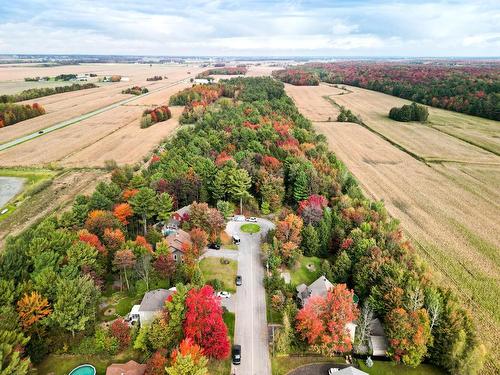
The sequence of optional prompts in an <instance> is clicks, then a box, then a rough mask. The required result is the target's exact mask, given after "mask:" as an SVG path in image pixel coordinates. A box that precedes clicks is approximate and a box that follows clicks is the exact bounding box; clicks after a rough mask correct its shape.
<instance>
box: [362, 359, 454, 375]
mask: <svg viewBox="0 0 500 375" xmlns="http://www.w3.org/2000/svg"><path fill="white" fill-rule="evenodd" d="M359 368H360V370H363V371H364V372H367V373H368V374H370V375H399V374H403V375H420V374H425V375H444V374H445V372H444V371H442V370H440V369H439V368H437V367H435V366H432V365H428V364H422V365H420V366H418V367H416V368H412V367H408V366H403V365H397V364H395V363H394V362H384V361H373V367H371V368H368V367H367V366H366V365H365V362H364V361H359Z"/></svg>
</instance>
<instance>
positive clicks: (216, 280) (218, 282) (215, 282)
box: [207, 279, 223, 291]
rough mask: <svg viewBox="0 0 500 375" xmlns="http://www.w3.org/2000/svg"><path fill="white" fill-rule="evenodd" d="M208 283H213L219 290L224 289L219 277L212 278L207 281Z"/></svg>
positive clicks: (215, 288)
mask: <svg viewBox="0 0 500 375" xmlns="http://www.w3.org/2000/svg"><path fill="white" fill-rule="evenodd" d="M207 284H208V285H211V286H212V288H214V290H216V291H219V290H222V289H223V285H222V281H220V280H219V279H212V280H208V281H207Z"/></svg>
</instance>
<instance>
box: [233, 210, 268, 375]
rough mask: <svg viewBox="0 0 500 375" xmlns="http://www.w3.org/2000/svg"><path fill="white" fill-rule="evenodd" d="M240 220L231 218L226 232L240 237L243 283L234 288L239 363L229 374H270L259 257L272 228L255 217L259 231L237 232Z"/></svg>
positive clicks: (261, 270)
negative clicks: (266, 233) (239, 354)
mask: <svg viewBox="0 0 500 375" xmlns="http://www.w3.org/2000/svg"><path fill="white" fill-rule="evenodd" d="M242 224H244V223H241V222H234V221H231V222H229V223H228V226H227V228H226V231H227V232H228V233H229V234H230V235H234V234H237V235H238V236H239V237H240V238H241V243H240V245H239V262H238V275H241V276H242V279H243V285H242V286H239V287H237V293H236V295H235V297H234V298H235V302H236V309H235V310H236V327H235V334H234V343H235V344H239V345H241V364H240V365H238V366H232V369H231V371H232V372H231V374H236V375H268V374H271V364H270V360H269V349H268V348H269V345H268V335H267V320H266V295H265V290H264V285H263V277H264V267H263V266H262V261H261V258H260V236H261V234H263V233H265V232H267V231H268V230H269V229H270V228H272V227H273V224H272V223H271V222H269V221H267V220H263V219H258V224H259V225H260V226H261V228H262V230H261V232H260V233H255V234H253V235H250V234H246V233H243V232H241V231H240V229H239V228H240V226H241V225H242Z"/></svg>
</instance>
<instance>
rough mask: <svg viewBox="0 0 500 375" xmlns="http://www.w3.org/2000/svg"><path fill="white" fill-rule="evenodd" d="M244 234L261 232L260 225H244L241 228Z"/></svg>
mask: <svg viewBox="0 0 500 375" xmlns="http://www.w3.org/2000/svg"><path fill="white" fill-rule="evenodd" d="M240 229H241V231H242V232H245V233H257V232H260V225H258V224H243V225H242V226H241V227H240Z"/></svg>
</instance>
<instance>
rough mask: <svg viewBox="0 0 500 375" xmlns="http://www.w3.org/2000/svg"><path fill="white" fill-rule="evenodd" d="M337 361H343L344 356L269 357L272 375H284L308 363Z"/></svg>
mask: <svg viewBox="0 0 500 375" xmlns="http://www.w3.org/2000/svg"><path fill="white" fill-rule="evenodd" d="M324 362H338V363H345V360H344V358H325V357H314V356H312V357H294V356H290V357H288V356H283V357H271V368H272V375H285V374H287V373H288V372H290V371H292V370H293V369H296V368H297V367H300V366H303V365H307V364H310V363H324Z"/></svg>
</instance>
